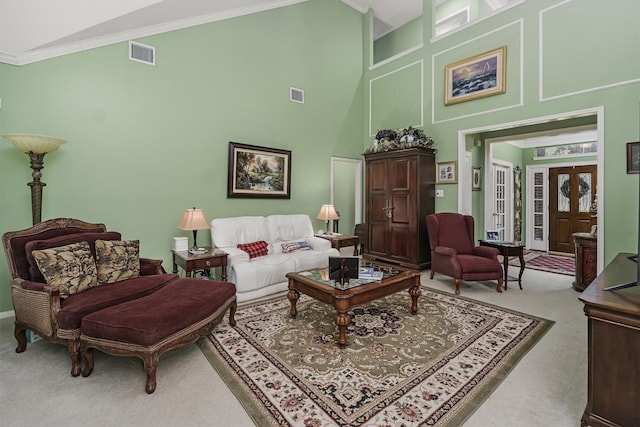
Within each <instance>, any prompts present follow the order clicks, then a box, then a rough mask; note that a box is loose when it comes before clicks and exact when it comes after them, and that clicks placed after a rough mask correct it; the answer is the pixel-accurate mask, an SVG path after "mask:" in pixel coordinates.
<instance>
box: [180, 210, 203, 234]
mask: <svg viewBox="0 0 640 427" xmlns="http://www.w3.org/2000/svg"><path fill="white" fill-rule="evenodd" d="M178 228H179V229H180V230H202V229H205V228H211V225H210V224H209V221H207V218H206V217H205V216H204V211H203V210H202V209H196V208H193V209H187V210H185V211H184V215H182V220H181V221H180V224H178Z"/></svg>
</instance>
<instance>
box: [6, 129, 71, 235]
mask: <svg viewBox="0 0 640 427" xmlns="http://www.w3.org/2000/svg"><path fill="white" fill-rule="evenodd" d="M2 137H3V138H5V139H8V140H9V141H11V143H12V144H13V145H15V146H16V147H18V149H19V150H20V151H22V152H24V153H27V154H28V155H29V160H30V161H31V165H30V166H31V169H33V173H32V174H31V176H32V177H33V181H31V182H29V183H28V184H27V185H28V186H29V187H31V217H32V219H33V225H36V224H38V223H39V222H40V221H41V220H42V187H44V186H45V185H47V184H45V183H44V182H42V181H40V178H41V177H42V172H40V171H41V170H42V168H44V155H45V154H47V153H51V152H52V151H56V150H57V149H58V148H59V147H60V145H61V144H64V143H65V142H67V141H65V140H64V139H60V138H54V137H52V136H45V135H34V134H27V133H9V134H6V135H2Z"/></svg>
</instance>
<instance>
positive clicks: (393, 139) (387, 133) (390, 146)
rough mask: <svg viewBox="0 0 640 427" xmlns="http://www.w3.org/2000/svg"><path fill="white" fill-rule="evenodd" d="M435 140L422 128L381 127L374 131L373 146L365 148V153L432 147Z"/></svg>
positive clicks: (433, 147)
mask: <svg viewBox="0 0 640 427" xmlns="http://www.w3.org/2000/svg"><path fill="white" fill-rule="evenodd" d="M435 145H436V144H435V142H434V141H433V139H431V137H430V136H427V135H425V133H424V131H423V130H422V129H417V128H414V127H412V126H409V127H408V128H400V129H395V130H394V129H382V130H379V131H378V132H377V133H376V136H375V138H374V139H373V146H371V147H369V148H367V149H366V150H365V154H370V153H379V152H384V151H393V150H404V149H407V148H432V149H435Z"/></svg>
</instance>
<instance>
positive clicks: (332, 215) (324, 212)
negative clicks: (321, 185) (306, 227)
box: [316, 205, 340, 234]
mask: <svg viewBox="0 0 640 427" xmlns="http://www.w3.org/2000/svg"><path fill="white" fill-rule="evenodd" d="M316 218H318V219H321V220H323V221H326V222H327V232H326V234H331V233H329V221H331V220H332V219H340V216H339V215H338V213H337V212H336V209H335V208H334V207H333V205H322V207H321V208H320V212H318V215H317V216H316Z"/></svg>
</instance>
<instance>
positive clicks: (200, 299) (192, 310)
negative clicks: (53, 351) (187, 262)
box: [82, 279, 236, 346]
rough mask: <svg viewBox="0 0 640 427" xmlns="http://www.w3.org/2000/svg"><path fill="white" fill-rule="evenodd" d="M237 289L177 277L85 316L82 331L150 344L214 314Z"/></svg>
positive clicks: (98, 335) (92, 334) (219, 283)
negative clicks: (132, 297)
mask: <svg viewBox="0 0 640 427" xmlns="http://www.w3.org/2000/svg"><path fill="white" fill-rule="evenodd" d="M235 292H236V289H235V286H234V285H233V283H229V282H218V281H204V280H198V279H180V280H176V281H175V282H173V283H171V284H169V285H168V286H165V287H164V288H163V289H160V290H158V291H157V292H154V293H153V294H151V295H148V296H146V297H144V298H140V299H137V300H135V301H129V302H126V303H123V304H118V305H116V306H112V307H108V308H105V309H103V310H100V311H97V312H94V313H92V314H89V315H87V316H85V317H84V318H83V319H82V334H83V335H87V336H90V337H95V338H101V339H105V340H111V341H119V342H126V343H130V344H137V345H142V346H150V345H153V344H156V343H158V342H160V341H161V340H162V339H163V338H165V337H168V336H170V335H171V334H174V333H176V332H178V331H180V330H182V329H184V328H186V327H188V326H191V325H194V324H196V323H197V322H199V321H202V320H205V319H207V318H208V317H209V316H212V315H213V314H215V313H216V311H218V309H219V308H220V307H221V306H222V304H224V303H226V302H227V301H229V299H230V298H233V296H234V295H235Z"/></svg>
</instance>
